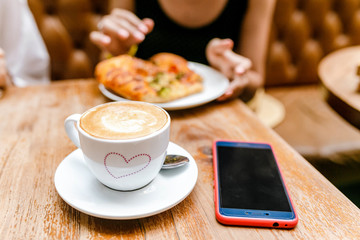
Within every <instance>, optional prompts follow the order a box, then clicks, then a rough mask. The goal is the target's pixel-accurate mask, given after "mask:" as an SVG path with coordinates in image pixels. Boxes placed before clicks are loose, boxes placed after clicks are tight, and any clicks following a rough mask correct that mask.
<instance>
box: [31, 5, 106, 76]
mask: <svg viewBox="0 0 360 240" xmlns="http://www.w3.org/2000/svg"><path fill="white" fill-rule="evenodd" d="M28 2H29V6H30V9H31V11H32V12H33V15H34V17H35V20H36V22H37V25H38V27H39V29H40V32H41V34H42V36H43V38H44V41H45V44H46V46H47V49H48V51H49V54H50V59H51V78H52V79H53V80H57V79H67V78H88V77H93V69H94V66H95V64H96V63H97V62H98V61H99V54H100V51H99V49H98V48H97V47H96V46H95V45H93V44H92V43H91V42H90V40H89V33H90V32H91V31H92V30H94V29H96V25H97V21H98V19H99V18H100V16H102V15H104V14H105V13H106V11H107V8H108V7H107V2H108V1H105V0H104V1H102V0H28Z"/></svg>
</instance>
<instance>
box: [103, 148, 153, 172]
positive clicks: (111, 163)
mask: <svg viewBox="0 0 360 240" xmlns="http://www.w3.org/2000/svg"><path fill="white" fill-rule="evenodd" d="M150 162H151V156H150V155H149V154H146V153H141V154H137V155H135V156H133V157H131V158H126V157H125V156H124V155H122V154H121V153H117V152H110V153H108V154H106V156H105V158H104V166H105V168H106V171H107V172H108V173H109V174H110V175H111V176H112V177H113V178H116V179H119V178H124V177H128V176H131V175H134V174H136V173H138V172H140V171H142V170H144V169H145V168H147V166H149V164H150Z"/></svg>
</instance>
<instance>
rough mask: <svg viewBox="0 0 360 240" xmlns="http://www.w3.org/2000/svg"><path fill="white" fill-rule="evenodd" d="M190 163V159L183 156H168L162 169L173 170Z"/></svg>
mask: <svg viewBox="0 0 360 240" xmlns="http://www.w3.org/2000/svg"><path fill="white" fill-rule="evenodd" d="M188 162H189V159H188V158H187V157H185V156H181V155H166V157H165V161H164V164H163V166H162V167H161V169H172V168H177V167H181V166H183V165H185V164H187V163H188Z"/></svg>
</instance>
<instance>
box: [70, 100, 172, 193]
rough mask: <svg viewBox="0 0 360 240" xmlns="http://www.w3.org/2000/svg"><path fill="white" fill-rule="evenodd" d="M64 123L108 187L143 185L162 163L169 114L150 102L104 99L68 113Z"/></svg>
mask: <svg viewBox="0 0 360 240" xmlns="http://www.w3.org/2000/svg"><path fill="white" fill-rule="evenodd" d="M64 125H65V130H66V133H67V135H68V137H69V138H70V139H71V140H72V142H73V143H74V144H75V145H76V146H77V147H79V148H80V149H81V150H82V152H83V155H84V160H85V162H86V164H87V166H88V167H89V169H90V170H91V172H92V173H93V174H94V175H95V177H96V178H97V179H98V180H99V181H100V182H101V183H103V184H104V185H106V186H108V187H109V188H112V189H116V190H122V191H130V190H135V189H139V188H141V187H144V186H146V185H147V184H149V183H150V182H151V181H152V180H153V179H154V178H155V177H156V176H157V174H158V173H159V172H160V170H161V167H162V165H163V163H164V160H165V156H166V150H167V147H168V144H169V135H170V116H169V114H168V113H167V112H166V111H165V110H164V109H162V108H160V107H158V106H156V105H154V104H150V103H144V102H130V101H127V102H112V103H105V104H102V105H99V106H96V107H94V108H91V109H89V110H88V111H86V112H85V113H83V114H73V115H71V116H69V117H68V118H67V119H66V120H65V123H64Z"/></svg>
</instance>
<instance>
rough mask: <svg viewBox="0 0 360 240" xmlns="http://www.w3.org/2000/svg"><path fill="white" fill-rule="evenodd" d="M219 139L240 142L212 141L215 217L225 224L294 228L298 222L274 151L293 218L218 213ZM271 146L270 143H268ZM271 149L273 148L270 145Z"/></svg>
mask: <svg viewBox="0 0 360 240" xmlns="http://www.w3.org/2000/svg"><path fill="white" fill-rule="evenodd" d="M219 141H223V142H240V141H232V140H221V139H218V140H215V141H214V142H213V166H214V201H215V216H216V219H217V220H218V221H219V222H220V223H223V224H226V225H240V226H254V227H271V228H274V227H275V228H294V227H295V226H296V224H297V223H298V216H297V214H296V211H295V208H294V205H293V203H292V201H291V198H290V195H289V192H288V190H287V187H286V184H285V181H284V179H283V177H282V172H281V169H280V166H279V164H278V161H277V159H276V156H275V153H274V152H273V154H274V158H275V161H276V164H277V166H278V168H279V172H280V176H281V178H282V179H283V183H284V187H285V190H286V192H287V193H288V197H289V201H290V204H291V206H292V209H293V212H294V214H295V218H294V219H292V220H281V219H265V218H251V217H229V216H224V215H221V213H220V209H219V208H220V203H219V196H218V190H219V186H218V182H219V181H218V174H217V172H218V169H217V150H216V142H219ZM242 142H243V143H254V142H245V141H242ZM255 144H259V143H255ZM260 144H267V145H270V144H268V143H260ZM270 147H271V145H270ZM271 149H273V148H272V147H271Z"/></svg>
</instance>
